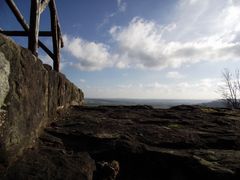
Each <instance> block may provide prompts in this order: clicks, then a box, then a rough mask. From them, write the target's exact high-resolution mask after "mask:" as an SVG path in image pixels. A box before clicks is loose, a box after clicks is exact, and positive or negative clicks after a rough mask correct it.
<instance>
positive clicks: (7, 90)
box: [0, 34, 83, 163]
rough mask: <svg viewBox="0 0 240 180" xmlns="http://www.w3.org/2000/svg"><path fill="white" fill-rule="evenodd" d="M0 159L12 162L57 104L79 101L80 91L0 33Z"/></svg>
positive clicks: (38, 131)
mask: <svg viewBox="0 0 240 180" xmlns="http://www.w3.org/2000/svg"><path fill="white" fill-rule="evenodd" d="M0 87H1V88H0V109H1V110H0V161H2V162H6V163H9V162H12V161H13V160H15V159H16V157H17V156H19V155H20V154H21V153H22V152H23V151H24V149H26V148H27V147H31V146H33V145H34V142H35V139H36V138H37V137H38V135H39V133H40V132H41V130H42V127H44V126H45V125H46V124H47V123H48V122H49V119H52V120H53V119H54V117H55V116H56V114H57V110H58V109H59V108H65V107H68V106H69V105H71V104H75V105H81V104H82V102H83V93H82V91H81V90H80V89H78V88H77V87H76V86H75V85H74V84H73V83H71V82H70V81H69V80H67V78H66V77H65V76H64V75H63V74H61V73H58V72H55V71H52V70H51V69H47V68H45V67H44V66H43V64H42V62H41V60H39V59H38V58H36V57H35V56H33V55H32V53H31V52H30V51H29V50H27V49H25V48H22V47H20V46H18V45H17V44H15V43H14V42H13V41H12V40H11V39H10V38H8V37H6V36H4V35H2V34H0Z"/></svg>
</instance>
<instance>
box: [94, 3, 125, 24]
mask: <svg viewBox="0 0 240 180" xmlns="http://www.w3.org/2000/svg"><path fill="white" fill-rule="evenodd" d="M117 8H118V9H117V11H115V12H112V13H108V14H107V15H106V16H105V17H104V18H103V20H102V22H101V23H100V24H98V26H97V29H100V28H101V27H103V26H104V25H106V24H108V23H109V21H110V19H111V18H113V17H114V16H117V15H118V14H120V13H123V12H125V11H126V9H127V3H126V2H125V0H117Z"/></svg>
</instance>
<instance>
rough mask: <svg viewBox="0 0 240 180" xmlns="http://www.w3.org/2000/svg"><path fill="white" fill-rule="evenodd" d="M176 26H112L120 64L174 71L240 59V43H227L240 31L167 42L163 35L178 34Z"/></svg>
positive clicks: (149, 23)
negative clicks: (211, 62)
mask: <svg viewBox="0 0 240 180" xmlns="http://www.w3.org/2000/svg"><path fill="white" fill-rule="evenodd" d="M239 12H240V11H239ZM235 23H236V22H235ZM177 26H178V25H177V24H176V25H175V24H174V25H173V24H170V25H168V26H159V25H158V24H157V23H155V22H154V21H148V20H145V19H142V18H134V19H133V20H132V21H131V22H130V23H129V25H128V26H127V27H116V26H114V27H112V28H111V29H110V31H109V32H110V34H111V35H112V37H113V39H114V40H115V41H116V43H117V44H118V47H119V51H120V54H121V56H123V55H124V56H125V58H124V60H123V62H122V61H121V64H124V65H125V67H129V66H130V67H137V68H139V67H140V68H153V69H161V68H164V67H175V68H177V67H180V66H181V65H184V64H192V63H197V62H200V61H224V60H232V59H239V55H240V43H239V42H232V41H231V40H230V38H231V37H233V38H234V37H235V36H236V35H237V33H239V32H237V33H235V32H231V33H230V34H229V33H222V34H212V35H211V36H202V37H200V38H193V39H192V40H189V41H185V42H184V41H180V40H174V39H173V40H166V39H165V34H166V35H168V36H169V34H174V33H177V31H178V28H177Z"/></svg>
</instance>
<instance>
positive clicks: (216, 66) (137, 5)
mask: <svg viewBox="0 0 240 180" xmlns="http://www.w3.org/2000/svg"><path fill="white" fill-rule="evenodd" d="M15 2H16V4H17V6H18V7H19V9H20V10H21V12H22V14H23V15H24V17H25V18H26V20H27V21H29V8H30V4H29V3H30V1H27V0H15ZM56 4H57V9H58V15H59V20H60V24H61V29H62V34H63V39H64V45H65V46H64V48H63V49H62V50H61V72H62V73H64V74H65V75H66V76H67V78H68V79H70V80H71V81H72V82H74V83H75V84H76V85H77V86H78V87H79V88H81V89H82V90H83V92H84V94H85V97H86V98H138V99H139V98H140V99H217V98H220V93H219V92H218V87H219V85H221V84H222V76H221V75H222V72H223V70H224V68H228V69H229V70H230V71H234V70H235V69H236V68H239V63H240V62H239V61H240V41H239V40H240V1H239V0H101V1H100V0H68V1H66V0H56ZM0 17H1V18H0V28H2V29H5V30H17V29H18V30H21V26H20V25H19V24H18V22H17V21H16V20H15V18H14V16H13V15H12V13H11V12H10V10H9V8H8V6H7V5H6V4H5V1H4V0H0ZM3 17H4V18H3ZM40 23H41V26H40V29H41V30H49V27H50V20H49V12H48V9H47V10H46V11H45V12H44V13H43V14H42V16H41V22H40ZM14 40H15V41H16V42H17V43H19V44H21V45H22V46H24V47H26V42H27V40H26V39H23V38H14ZM41 40H42V41H43V42H44V43H45V44H46V45H48V46H49V47H51V46H52V45H51V39H49V38H42V39H41ZM39 57H40V58H41V59H42V60H43V61H44V62H45V63H50V64H52V61H51V59H50V58H49V57H48V56H47V55H46V54H45V53H44V52H43V51H42V50H40V49H39Z"/></svg>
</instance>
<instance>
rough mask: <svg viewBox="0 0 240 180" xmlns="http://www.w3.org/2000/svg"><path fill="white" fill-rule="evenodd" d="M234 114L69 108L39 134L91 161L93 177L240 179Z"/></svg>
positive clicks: (238, 125)
mask: <svg viewBox="0 0 240 180" xmlns="http://www.w3.org/2000/svg"><path fill="white" fill-rule="evenodd" d="M239 119H240V111H239V110H227V109H212V108H204V107H199V106H178V107H174V108H171V109H165V110H163V109H153V108H150V107H146V106H113V107H110V106H105V107H72V108H70V109H68V110H67V111H64V112H63V113H62V114H61V116H59V117H58V120H57V121H56V122H54V126H50V127H48V128H46V130H45V134H49V135H52V136H54V137H56V138H60V139H61V140H62V143H63V146H64V147H67V148H68V149H69V150H73V151H74V152H88V153H89V154H90V156H91V157H92V158H93V159H94V160H95V161H96V162H97V163H96V167H97V171H96V172H95V176H94V179H96V180H99V179H101V180H103V179H114V175H113V174H114V172H115V171H114V168H112V167H111V163H110V162H111V161H113V160H116V161H117V162H119V166H120V171H119V174H118V176H117V178H116V179H123V180H126V179H127V180H128V179H129V180H131V179H140V180H141V179H142V180H155V179H165V180H173V179H184V180H191V179H195V180H202V179H217V180H238V179H240V167H239V164H240V121H239Z"/></svg>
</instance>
